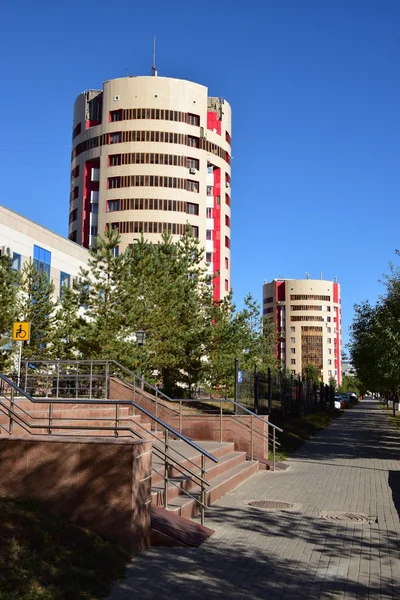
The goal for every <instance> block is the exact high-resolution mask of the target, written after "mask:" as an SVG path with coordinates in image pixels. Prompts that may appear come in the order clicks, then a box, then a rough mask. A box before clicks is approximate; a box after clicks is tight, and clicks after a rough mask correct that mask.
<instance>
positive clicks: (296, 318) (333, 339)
mask: <svg viewBox="0 0 400 600" xmlns="http://www.w3.org/2000/svg"><path fill="white" fill-rule="evenodd" d="M263 314H264V317H265V318H266V321H267V322H268V323H269V326H271V327H275V328H276V330H277V333H278V344H277V357H278V359H279V360H280V362H281V364H282V368H284V369H288V370H290V371H291V373H292V374H293V375H298V374H303V373H304V370H305V367H306V366H307V365H308V364H310V363H311V364H313V365H314V366H315V367H316V368H317V369H318V371H319V373H320V376H321V379H322V380H323V381H324V382H325V383H328V382H329V378H330V377H334V378H335V379H336V380H337V382H338V383H339V384H340V382H341V351H342V311H341V299H340V285H339V284H338V283H336V282H332V281H324V280H320V279H274V280H273V281H271V282H270V283H265V284H264V286H263Z"/></svg>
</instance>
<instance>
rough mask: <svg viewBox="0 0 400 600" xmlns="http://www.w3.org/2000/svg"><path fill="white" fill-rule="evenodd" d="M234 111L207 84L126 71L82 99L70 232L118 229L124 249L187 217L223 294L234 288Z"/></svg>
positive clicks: (81, 240) (86, 242)
mask: <svg viewBox="0 0 400 600" xmlns="http://www.w3.org/2000/svg"><path fill="white" fill-rule="evenodd" d="M230 162H231V109H230V106H229V104H228V103H227V102H226V101H224V100H223V99H221V98H210V97H208V91H207V88H206V87H204V86H202V85H199V84H196V83H192V82H190V81H184V80H180V79H171V78H167V77H158V76H153V77H151V76H150V77H123V78H119V79H112V80H109V81H106V82H105V83H104V86H103V90H91V91H89V92H85V93H83V94H80V95H79V96H78V98H77V99H76V101H75V107H74V123H73V151H72V173H71V197H70V218H69V237H70V239H71V240H73V241H76V242H77V243H78V244H81V245H83V246H90V245H93V244H94V243H95V238H96V235H97V233H101V232H103V231H105V229H106V228H109V227H112V228H116V229H118V230H119V232H120V234H121V243H120V248H119V251H123V250H124V249H125V248H126V247H128V246H129V244H132V243H134V240H135V239H138V238H139V237H140V235H141V233H143V235H144V236H145V238H146V239H148V240H149V241H151V242H158V241H159V240H160V239H161V235H162V233H163V232H164V231H170V232H171V233H172V234H173V235H174V236H179V235H181V234H182V233H183V232H184V230H185V227H186V226H187V224H189V225H190V226H191V228H192V232H193V235H195V236H196V237H198V239H199V240H200V242H201V245H202V246H203V247H204V248H205V251H206V261H207V263H208V269H209V273H210V274H216V273H220V276H219V277H217V280H216V282H215V283H216V294H215V295H216V296H217V297H221V296H223V295H224V294H225V293H227V292H228V291H229V289H230V285H231V283H230V237H231V236H230V216H231V210H230V196H231V193H230V182H231V178H230V172H231V171H230Z"/></svg>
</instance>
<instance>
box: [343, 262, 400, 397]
mask: <svg viewBox="0 0 400 600" xmlns="http://www.w3.org/2000/svg"><path fill="white" fill-rule="evenodd" d="M396 254H397V255H399V252H398V251H396ZM389 266H390V272H389V274H388V275H385V276H384V279H383V283H384V286H385V293H384V294H383V295H382V296H381V297H380V298H379V300H378V302H377V303H376V304H375V305H372V304H371V303H370V302H368V301H365V302H362V303H360V304H357V305H356V306H355V317H354V321H353V324H352V327H351V339H350V344H349V348H350V355H351V360H352V363H353V365H354V367H355V369H356V372H357V378H358V379H359V380H360V382H361V385H362V387H363V389H364V390H365V391H366V390H369V391H371V392H379V393H381V394H382V395H384V396H385V397H386V398H388V399H392V400H393V406H394V402H395V401H396V402H397V401H398V399H399V393H400V269H399V267H397V266H395V265H393V263H390V265H389Z"/></svg>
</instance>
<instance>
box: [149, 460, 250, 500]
mask: <svg viewBox="0 0 400 600" xmlns="http://www.w3.org/2000/svg"><path fill="white" fill-rule="evenodd" d="M244 462H246V453H245V452H231V453H229V454H224V455H223V456H222V457H221V458H220V459H219V462H218V463H214V462H212V461H211V460H208V461H207V462H206V471H207V473H206V476H205V479H206V481H210V480H211V479H213V478H214V477H217V475H221V473H224V472H225V471H228V470H229V469H231V468H232V467H236V465H239V464H241V463H244ZM193 470H194V471H195V472H196V473H198V474H200V469H193ZM173 471H174V472H175V469H173ZM170 479H171V484H170V485H169V486H168V499H169V500H172V499H173V498H176V497H177V496H180V495H184V491H183V490H186V491H189V492H190V491H191V490H192V489H193V488H194V487H195V486H196V485H197V484H198V481H197V480H196V479H194V478H193V479H191V478H190V475H189V474H188V475H187V476H185V474H184V473H183V474H182V475H179V474H178V475H171V477H170ZM155 480H156V482H155ZM177 486H178V487H177ZM151 495H152V502H153V503H154V504H156V505H157V506H162V505H163V503H164V478H163V477H162V476H161V475H160V476H159V475H158V474H157V473H154V472H153V476H152V485H151Z"/></svg>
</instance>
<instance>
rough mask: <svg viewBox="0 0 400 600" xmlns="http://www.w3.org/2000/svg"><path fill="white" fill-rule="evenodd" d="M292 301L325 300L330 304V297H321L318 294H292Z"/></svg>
mask: <svg viewBox="0 0 400 600" xmlns="http://www.w3.org/2000/svg"><path fill="white" fill-rule="evenodd" d="M290 299H291V300H325V301H326V302H330V300H331V297H330V296H320V295H318V294H291V295H290Z"/></svg>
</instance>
